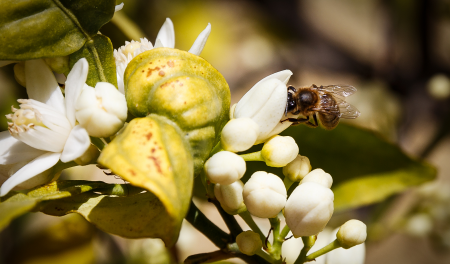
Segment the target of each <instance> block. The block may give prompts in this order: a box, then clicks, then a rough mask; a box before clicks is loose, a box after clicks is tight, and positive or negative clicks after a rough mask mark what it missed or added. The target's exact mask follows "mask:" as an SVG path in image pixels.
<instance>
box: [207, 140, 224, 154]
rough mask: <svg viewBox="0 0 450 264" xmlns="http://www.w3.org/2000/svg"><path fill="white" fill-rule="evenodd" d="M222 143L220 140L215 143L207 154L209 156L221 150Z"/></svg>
mask: <svg viewBox="0 0 450 264" xmlns="http://www.w3.org/2000/svg"><path fill="white" fill-rule="evenodd" d="M222 150H223V148H222V144H221V143H220V141H219V142H218V143H217V144H216V146H215V147H214V148H213V149H212V150H211V153H209V156H210V157H211V156H212V155H214V154H216V153H217V152H220V151H222Z"/></svg>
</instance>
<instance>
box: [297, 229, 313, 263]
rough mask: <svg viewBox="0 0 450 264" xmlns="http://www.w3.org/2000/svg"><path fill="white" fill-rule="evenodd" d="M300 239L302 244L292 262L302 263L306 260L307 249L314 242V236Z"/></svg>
mask: <svg viewBox="0 0 450 264" xmlns="http://www.w3.org/2000/svg"><path fill="white" fill-rule="evenodd" d="M302 240H303V245H304V246H303V248H302V251H300V255H299V256H298V258H297V260H296V261H295V262H294V264H303V263H305V262H306V254H308V251H309V250H310V249H311V248H312V247H313V246H314V243H316V236H309V237H302Z"/></svg>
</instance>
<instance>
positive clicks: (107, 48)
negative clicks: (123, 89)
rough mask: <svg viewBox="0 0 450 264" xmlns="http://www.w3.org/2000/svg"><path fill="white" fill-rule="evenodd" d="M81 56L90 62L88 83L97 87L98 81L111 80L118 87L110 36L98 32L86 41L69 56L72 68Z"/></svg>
mask: <svg viewBox="0 0 450 264" xmlns="http://www.w3.org/2000/svg"><path fill="white" fill-rule="evenodd" d="M81 58H86V60H87V61H88V63H89V73H88V76H87V80H86V84H88V85H89V86H92V87H95V85H96V84H97V82H109V83H111V84H113V85H114V86H116V87H117V76H116V64H115V60H114V53H113V46H112V43H111V40H109V38H108V37H106V36H103V35H100V34H97V35H95V36H94V37H92V39H90V40H88V41H86V43H85V44H84V46H83V47H82V48H81V49H80V50H78V51H77V52H75V53H73V54H71V55H70V56H69V65H70V68H72V67H73V65H74V64H75V63H76V62H77V61H78V60H79V59H81Z"/></svg>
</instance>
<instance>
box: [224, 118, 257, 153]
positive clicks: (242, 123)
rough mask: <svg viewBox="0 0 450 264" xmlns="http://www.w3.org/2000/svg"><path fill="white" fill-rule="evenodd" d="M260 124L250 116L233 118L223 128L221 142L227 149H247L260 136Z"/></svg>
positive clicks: (237, 150)
mask: <svg viewBox="0 0 450 264" xmlns="http://www.w3.org/2000/svg"><path fill="white" fill-rule="evenodd" d="M258 134H259V128H258V124H256V123H255V121H253V120H252V119H250V118H248V117H243V118H237V119H231V120H230V121H229V122H228V123H227V124H226V125H225V127H224V128H223V130H222V135H221V140H220V141H221V144H222V147H223V148H224V149H225V150H228V151H232V152H240V151H245V150H247V149H249V148H251V147H252V146H253V145H254V144H255V142H256V139H257V138H258Z"/></svg>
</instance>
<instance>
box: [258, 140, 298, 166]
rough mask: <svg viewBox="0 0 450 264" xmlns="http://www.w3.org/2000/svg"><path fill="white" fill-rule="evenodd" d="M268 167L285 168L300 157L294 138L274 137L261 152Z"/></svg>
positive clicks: (265, 144)
mask: <svg viewBox="0 0 450 264" xmlns="http://www.w3.org/2000/svg"><path fill="white" fill-rule="evenodd" d="M261 155H262V157H263V159H264V161H265V162H266V165H267V166H271V167H284V166H286V165H287V164H288V163H289V162H291V161H293V160H294V159H295V158H296V157H297V155H298V146H297V143H296V142H295V140H294V139H293V138H292V137H282V136H274V137H272V138H271V139H269V140H268V141H267V142H266V143H264V146H263V148H262V150H261Z"/></svg>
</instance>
